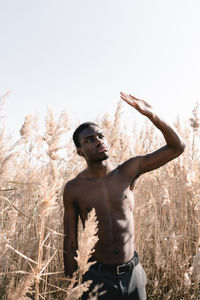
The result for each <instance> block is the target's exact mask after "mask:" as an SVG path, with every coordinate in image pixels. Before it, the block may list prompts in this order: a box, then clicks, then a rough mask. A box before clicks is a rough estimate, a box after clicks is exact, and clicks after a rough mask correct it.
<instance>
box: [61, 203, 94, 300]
mask: <svg viewBox="0 0 200 300" xmlns="http://www.w3.org/2000/svg"><path fill="white" fill-rule="evenodd" d="M97 231H98V221H97V217H96V213H95V209H92V210H91V212H90V213H89V214H88V217H87V220H86V222H85V227H84V228H83V230H80V231H79V236H78V250H77V256H76V257H75V259H76V261H77V265H78V271H77V272H76V273H75V274H74V276H73V280H72V282H71V284H70V285H69V287H68V293H67V297H66V300H75V299H79V297H81V296H82V294H83V293H84V292H86V291H87V290H88V288H89V286H90V284H91V281H87V282H84V283H82V277H83V275H84V274H85V272H87V271H88V270H89V268H90V266H91V265H93V264H94V263H95V262H90V261H89V259H90V257H91V256H92V253H93V252H94V247H95V245H96V243H97V241H98V236H97ZM75 278H77V280H76V279H75ZM76 281H77V284H78V285H77V286H74V285H75V282H76Z"/></svg>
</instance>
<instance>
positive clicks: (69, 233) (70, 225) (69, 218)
mask: <svg viewBox="0 0 200 300" xmlns="http://www.w3.org/2000/svg"><path fill="white" fill-rule="evenodd" d="M70 185H71V184H70V183H67V184H66V186H65V189H64V194H63V203H64V219H63V225H64V241H63V259H64V272H65V275H66V276H69V277H72V275H73V272H74V271H76V268H77V264H76V261H75V259H74V257H75V256H76V250H77V248H78V243H77V227H78V226H77V225H78V213H77V210H76V207H75V206H74V203H73V196H72V187H71V186H70Z"/></svg>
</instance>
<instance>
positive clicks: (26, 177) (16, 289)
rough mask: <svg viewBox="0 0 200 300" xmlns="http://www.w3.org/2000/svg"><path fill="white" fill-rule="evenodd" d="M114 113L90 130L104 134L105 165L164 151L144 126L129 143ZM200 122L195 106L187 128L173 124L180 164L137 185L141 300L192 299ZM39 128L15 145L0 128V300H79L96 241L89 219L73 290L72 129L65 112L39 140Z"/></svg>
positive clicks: (197, 256) (26, 129)
mask: <svg viewBox="0 0 200 300" xmlns="http://www.w3.org/2000/svg"><path fill="white" fill-rule="evenodd" d="M120 109H121V108H120V105H119V106H118V107H117V108H116V113H115V116H114V117H113V118H109V117H108V116H105V117H103V118H101V119H99V120H92V121H97V122H98V124H99V125H100V126H102V127H103V129H104V132H105V135H106V136H107V139H108V142H109V144H110V145H111V147H112V152H111V159H112V160H113V162H115V163H120V162H123V161H124V160H126V159H128V158H130V157H131V156H133V155H137V154H142V153H147V152H150V151H153V150H154V149H157V148H158V147H160V146H161V145H163V143H164V141H163V138H162V137H161V135H160V134H159V132H158V130H157V129H156V128H154V127H153V126H152V125H151V123H150V122H149V121H148V120H147V122H146V123H145V125H144V126H143V128H140V129H137V127H134V126H133V128H132V133H131V134H129V135H127V133H126V130H125V129H124V126H123V118H122V117H121V114H120V112H121V111H120ZM1 114H2V115H3V110H2V111H1ZM199 118H200V114H199V108H198V105H196V107H195V108H194V109H192V108H191V119H190V120H187V121H186V122H182V121H180V120H179V119H178V118H177V120H176V122H175V124H174V126H175V127H176V128H177V129H178V131H179V133H180V134H181V135H182V137H183V138H184V139H185V141H186V144H187V147H186V150H185V152H184V154H183V155H181V156H180V157H179V158H177V159H175V160H174V161H172V162H170V163H168V164H167V165H165V166H164V167H162V168H160V169H158V170H155V171H153V172H150V173H147V174H145V175H143V176H141V178H140V179H139V180H138V182H137V184H136V188H135V210H134V218H135V243H136V250H137V251H138V253H139V255H140V259H141V263H142V265H143V267H144V269H145V271H146V274H147V277H148V284H147V295H148V299H155V300H159V299H163V300H168V299H176V300H181V299H184V300H191V299H195V300H197V299H200V292H199V289H200V120H199ZM38 124H39V123H38V120H37V118H36V117H35V116H32V115H29V116H27V117H26V119H25V121H24V123H23V125H22V127H21V130H20V134H21V138H20V139H19V140H18V141H15V143H13V142H11V139H10V138H9V135H8V134H7V133H6V131H5V127H4V124H3V120H1V121H0V222H1V223H0V232H1V235H0V253H1V255H0V299H2V300H3V299H8V300H18V299H20V300H22V299H35V300H39V299H40V300H41V299H46V300H47V299H48V300H50V299H60V300H62V299H78V298H79V297H80V296H81V293H82V291H83V290H86V289H87V285H88V284H89V283H86V284H84V285H83V284H82V283H81V278H82V275H83V273H84V272H85V271H86V270H87V268H88V267H89V265H88V264H87V261H88V258H89V256H90V254H91V251H92V249H93V247H94V245H95V242H96V240H97V237H96V232H97V227H98V224H97V221H96V219H95V212H94V211H92V212H91V214H90V216H89V217H88V222H87V225H86V228H85V229H84V230H83V229H82V228H81V226H80V230H79V252H78V255H77V261H78V266H79V270H78V272H77V273H76V274H74V277H73V279H72V280H69V279H67V278H65V276H64V274H63V259H62V244H63V228H62V222H63V203H62V193H63V186H64V184H65V182H67V181H68V180H69V179H71V178H73V177H74V176H75V175H76V174H77V173H78V172H79V171H80V170H82V169H83V168H84V166H85V165H84V162H83V160H82V159H81V158H79V157H78V156H77V154H76V151H75V147H74V145H73V143H72V139H71V132H73V130H74V129H75V127H76V126H77V125H78V124H73V122H72V121H71V120H70V119H69V117H68V115H67V114H66V113H64V112H62V113H61V114H60V117H59V118H58V119H55V117H54V115H53V112H52V111H51V110H48V111H47V115H46V119H45V130H44V132H42V130H41V129H40V128H39V125H38ZM129 129H130V128H129ZM129 132H130V130H129ZM91 299H95V293H94V295H91Z"/></svg>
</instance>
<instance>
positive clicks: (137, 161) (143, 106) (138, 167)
mask: <svg viewBox="0 0 200 300" xmlns="http://www.w3.org/2000/svg"><path fill="white" fill-rule="evenodd" d="M121 99H123V100H124V101H125V102H127V103H128V104H129V105H131V106H132V107H134V108H135V109H136V110H137V111H139V112H140V113H141V114H142V115H144V116H146V117H147V118H148V119H149V120H150V121H151V122H152V123H153V124H154V125H155V126H156V127H157V128H158V129H159V130H160V131H161V132H162V134H163V137H164V139H165V141H166V145H165V146H163V147H161V148H159V149H158V150H156V151H154V152H152V153H149V154H145V155H141V156H137V157H135V158H133V159H130V160H129V161H127V162H125V163H124V164H123V165H122V169H125V172H128V174H127V175H129V176H130V179H131V177H132V179H133V177H135V176H137V177H138V176H140V175H141V174H143V173H145V172H149V171H152V170H155V169H157V168H159V167H161V166H163V165H164V164H166V163H168V162H169V161H171V160H172V159H174V158H176V157H178V156H179V155H180V154H181V153H183V151H184V149H185V142H184V141H183V139H182V138H181V137H180V135H179V134H178V132H177V131H176V130H175V129H174V128H173V127H172V126H170V125H169V124H168V123H166V122H165V121H164V120H163V119H162V118H160V117H159V116H158V115H157V114H156V113H155V112H154V110H153V108H152V107H151V106H150V105H149V104H148V103H147V102H146V101H144V100H140V99H138V98H136V97H134V96H132V95H126V94H124V93H121Z"/></svg>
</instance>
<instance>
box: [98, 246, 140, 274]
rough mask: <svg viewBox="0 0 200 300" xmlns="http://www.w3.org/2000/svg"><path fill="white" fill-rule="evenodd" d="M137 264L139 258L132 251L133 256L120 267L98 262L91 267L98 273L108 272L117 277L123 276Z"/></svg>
mask: <svg viewBox="0 0 200 300" xmlns="http://www.w3.org/2000/svg"><path fill="white" fill-rule="evenodd" d="M138 263H139V256H138V253H137V252H136V251H134V256H133V258H132V259H131V260H129V261H128V262H126V263H125V264H122V265H109V264H102V263H100V262H97V263H95V264H94V265H93V267H94V268H95V269H97V270H98V271H108V272H112V273H115V274H117V275H120V274H124V273H126V272H128V271H131V270H133V269H134V268H135V267H136V266H137V264H138Z"/></svg>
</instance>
